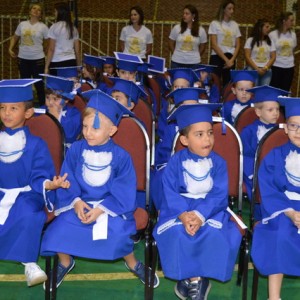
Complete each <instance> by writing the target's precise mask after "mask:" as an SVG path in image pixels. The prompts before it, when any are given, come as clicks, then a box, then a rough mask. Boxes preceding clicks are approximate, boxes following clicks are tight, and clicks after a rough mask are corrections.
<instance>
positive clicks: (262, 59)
mask: <svg viewBox="0 0 300 300" xmlns="http://www.w3.org/2000/svg"><path fill="white" fill-rule="evenodd" d="M252 40H253V37H250V38H248V39H247V41H246V43H245V46H244V48H245V49H250V51H251V59H252V60H253V61H254V62H255V64H256V65H257V66H258V67H261V68H262V67H264V66H265V65H266V64H267V62H268V61H269V60H270V57H271V52H275V51H276V49H275V45H274V43H273V41H272V40H271V45H268V43H267V42H266V41H262V42H260V44H259V46H258V47H257V44H256V43H255V44H254V46H253V48H252V50H251V43H252Z"/></svg>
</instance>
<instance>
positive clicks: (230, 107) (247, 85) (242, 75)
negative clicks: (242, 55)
mask: <svg viewBox="0 0 300 300" xmlns="http://www.w3.org/2000/svg"><path fill="white" fill-rule="evenodd" d="M230 74H231V81H232V82H233V87H232V92H233V93H234V94H235V96H236V99H234V100H231V101H227V102H225V103H224V105H223V108H222V111H223V114H222V115H223V116H224V118H225V120H226V121H227V122H229V123H230V124H234V121H235V118H236V117H237V115H238V114H239V112H240V111H241V110H242V109H243V108H245V107H247V106H250V105H251V103H252V100H251V96H252V95H251V93H250V92H248V90H249V89H251V88H253V86H254V84H255V81H256V78H257V71H247V70H231V71H230Z"/></svg>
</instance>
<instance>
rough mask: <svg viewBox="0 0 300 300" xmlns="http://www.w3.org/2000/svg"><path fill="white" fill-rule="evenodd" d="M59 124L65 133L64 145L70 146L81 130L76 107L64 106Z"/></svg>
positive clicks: (79, 117)
mask: <svg viewBox="0 0 300 300" xmlns="http://www.w3.org/2000/svg"><path fill="white" fill-rule="evenodd" d="M60 123H61V126H62V127H63V129H64V132H65V138H66V143H68V144H72V143H73V142H75V141H76V139H77V138H78V136H79V134H80V133H81V129H82V122H81V113H80V111H79V110H78V109H77V108H76V107H71V106H68V105H65V106H64V108H63V110H62V114H61V119H60Z"/></svg>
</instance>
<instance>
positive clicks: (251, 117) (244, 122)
mask: <svg viewBox="0 0 300 300" xmlns="http://www.w3.org/2000/svg"><path fill="white" fill-rule="evenodd" d="M257 119H258V116H257V115H256V113H255V108H254V107H250V106H247V107H245V108H243V109H242V110H241V111H240V112H239V113H238V115H237V116H236V118H235V121H234V124H233V126H234V128H235V129H236V130H237V132H238V133H239V134H240V133H241V132H242V130H243V129H244V128H245V127H246V126H248V125H250V124H252V123H253V122H254V121H255V120H257ZM284 120H285V118H284V114H283V113H282V111H280V115H279V118H278V121H277V124H280V123H284Z"/></svg>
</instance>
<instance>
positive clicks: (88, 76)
mask: <svg viewBox="0 0 300 300" xmlns="http://www.w3.org/2000/svg"><path fill="white" fill-rule="evenodd" d="M82 76H83V78H90V79H93V75H92V74H91V73H90V72H89V71H88V70H87V67H86V64H84V65H83V67H82Z"/></svg>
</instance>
